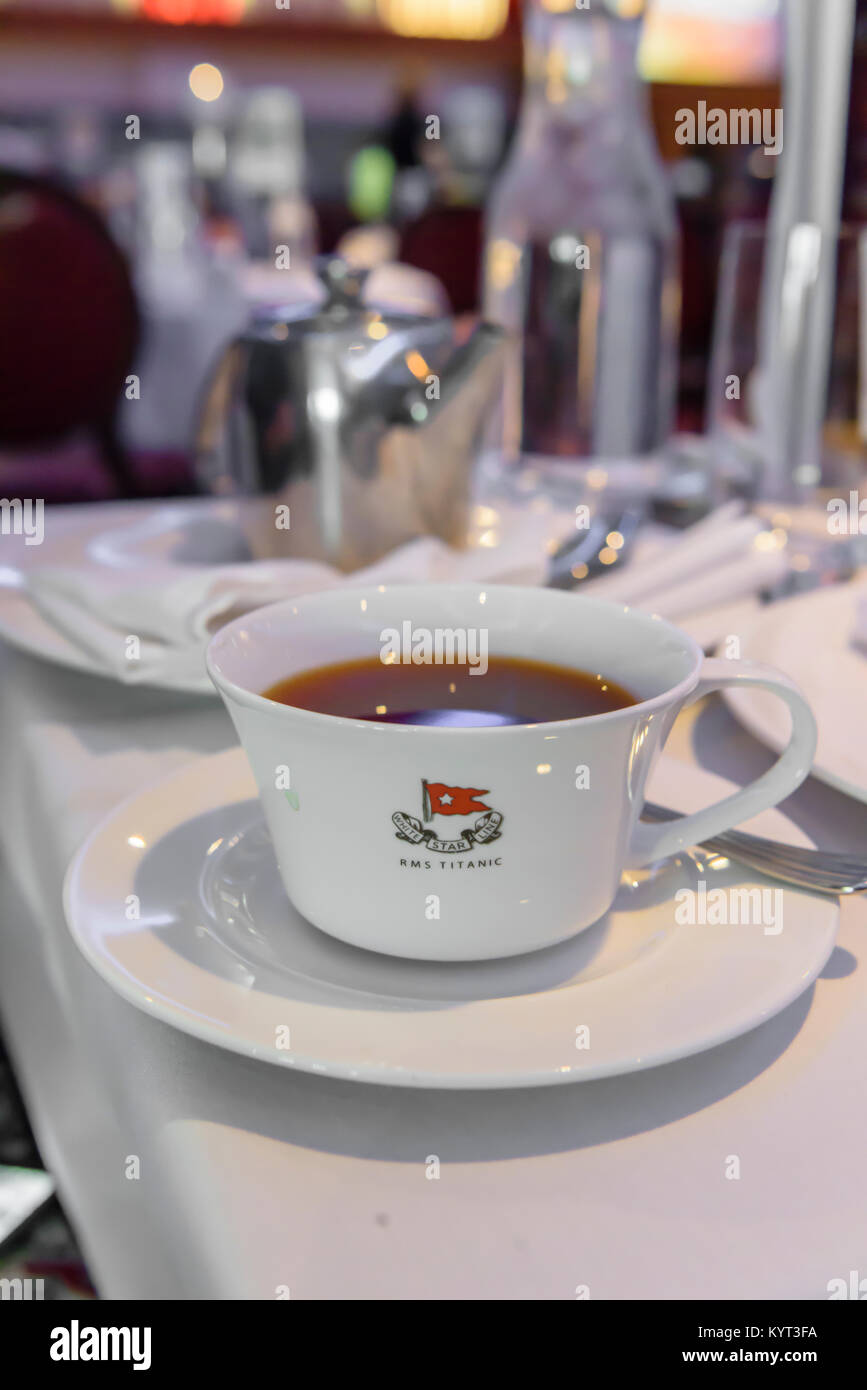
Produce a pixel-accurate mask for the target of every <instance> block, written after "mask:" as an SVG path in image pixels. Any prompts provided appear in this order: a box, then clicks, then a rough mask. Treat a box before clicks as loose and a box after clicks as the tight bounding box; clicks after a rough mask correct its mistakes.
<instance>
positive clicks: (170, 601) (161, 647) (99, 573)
mask: <svg viewBox="0 0 867 1390" xmlns="http://www.w3.org/2000/svg"><path fill="white" fill-rule="evenodd" d="M482 510H483V511H484V510H485V509H482ZM491 515H492V517H494V516H496V521H495V523H494V524H493V525H492V526H489V527H488V528H487V530H484V529H482V531H481V534H480V537H477V541H480V543H477V545H476V546H475V547H473V548H471V549H468V550H465V551H457V550H452V549H451V548H450V547H449V546H447V545H445V544H444V543H443V542H442V541H439V540H436V539H434V538H433V537H425V538H423V539H420V540H416V541H411V542H409V543H408V544H407V545H404V546H401V547H400V548H399V549H397V550H395V551H392V553H391V554H390V555H387V556H386V557H385V558H384V559H383V560H380V561H378V562H377V563H376V564H375V565H372V566H369V567H368V568H367V569H364V570H356V571H355V573H353V574H349V575H346V574H343V573H341V572H339V571H338V570H335V569H332V568H331V567H330V566H328V565H324V564H319V563H317V562H315V561H311V560H268V561H258V562H251V563H248V564H233V565H196V566H192V565H181V564H177V563H159V562H158V563H153V562H149V563H143V564H138V565H130V566H126V567H122V568H114V567H112V566H109V565H95V564H93V563H92V562H91V563H88V564H86V565H84V564H82V565H76V566H53V565H44V566H34V567H33V568H31V569H28V570H27V572H26V574H25V576H24V578H25V587H26V592H27V593H28V595H29V597H30V599H31V601H32V602H33V604H34V605H35V606H36V607H37V608H38V609H39V611H40V612H41V613H42V615H43V616H44V617H45V618H47V619H48V620H49V621H50V622H51V623H52V624H53V625H54V626H55V627H56V628H57V629H58V630H59V631H60V632H62V633H63V635H64V636H65V637H66V638H67V639H68V640H69V641H71V642H73V643H74V644H75V645H76V646H77V647H79V648H80V649H81V650H82V651H84V652H86V653H87V655H88V656H89V657H90V658H91V660H92V661H93V663H94V665H95V666H96V667H97V669H99V670H100V671H103V672H105V673H106V674H108V675H112V676H114V677H115V678H116V679H117V680H120V681H123V682H124V683H125V684H129V685H136V684H158V685H169V686H172V687H177V688H183V689H188V688H191V687H198V688H200V689H202V690H208V689H210V682H209V680H208V677H207V675H206V673H205V669H204V649H205V647H206V645H207V643H208V640H209V638H210V637H211V635H212V633H213V632H214V631H215V630H216V628H217V627H219V626H220V625H221V624H222V623H224V622H227V621H228V620H229V619H230V618H232V617H236V616H238V615H239V614H241V613H244V612H249V611H250V610H251V609H254V608H260V607H262V606H263V605H264V604H267V603H274V602H276V601H277V600H278V599H281V598H289V597H294V596H297V595H300V594H307V593H313V592H316V591H319V590H323V589H331V588H335V587H337V586H339V585H350V586H352V587H357V586H360V585H361V586H363V585H366V584H386V583H389V584H396V583H419V582H422V583H434V584H436V583H446V582H450V581H451V582H455V581H461V580H467V581H475V580H481V581H483V582H488V583H502V584H539V583H541V582H542V581H543V579H544V576H545V567H546V563H547V554H548V548H549V547H548V542H549V538H550V535H551V526H552V522H551V516H550V513H545V512H543V513H539V512H537V511H530V512H528V513H526V514H524V515H523V516H514V517H509V518H508V519H506V518H504V516H503V514H502V512H498V513H496V514H494V513H492V514H491Z"/></svg>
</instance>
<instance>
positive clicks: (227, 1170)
mask: <svg viewBox="0 0 867 1390" xmlns="http://www.w3.org/2000/svg"><path fill="white" fill-rule="evenodd" d="M234 742H235V736H234V732H233V730H232V728H231V725H230V723H229V720H228V718H227V716H226V715H225V714H224V712H223V710H222V707H221V706H219V705H218V704H217V703H216V702H215V701H207V700H203V699H194V698H190V697H178V696H172V695H169V694H166V693H161V692H158V691H148V690H142V689H126V688H121V687H120V686H118V685H116V684H114V683H112V682H110V681H107V680H101V679H98V678H95V677H90V676H87V675H82V674H78V673H76V672H72V671H64V670H61V669H60V668H58V667H53V666H49V665H48V664H47V663H43V662H40V661H38V660H36V659H34V658H32V657H29V656H25V655H23V654H21V653H18V652H14V651H12V650H11V649H9V648H8V647H4V646H3V645H2V644H0V747H2V750H3V769H4V775H3V781H2V798H3V814H2V817H0V849H2V865H0V872H2V880H3V881H2V885H0V887H2V896H0V1012H2V1020H3V1026H4V1032H5V1035H6V1039H7V1042H8V1045H9V1048H10V1051H11V1053H12V1056H13V1060H14V1062H15V1064H16V1069H17V1071H18V1074H19V1077H20V1082H21V1086H22V1090H23V1092H24V1096H25V1099H26V1102H27V1105H28V1110H29V1113H30V1117H31V1121H32V1123H33V1126H34V1129H35V1132H36V1136H37V1139H38V1141H39V1143H40V1146H41V1149H42V1152H43V1155H44V1158H45V1161H46V1163H47V1164H48V1165H49V1167H50V1168H51V1169H52V1171H53V1173H54V1174H55V1177H56V1179H57V1181H58V1185H59V1188H60V1192H61V1197H62V1200H63V1201H64V1204H65V1206H66V1210H67V1212H68V1215H69V1216H70V1219H71V1220H72V1222H73V1224H74V1225H75V1227H76V1230H77V1233H78V1235H79V1238H80V1240H81V1244H82V1247H83V1250H84V1252H85V1256H86V1258H87V1260H88V1262H89V1265H90V1269H91V1273H92V1277H93V1278H94V1280H95V1282H96V1284H97V1287H98V1289H99V1291H100V1293H101V1294H102V1296H103V1297H108V1298H124V1299H125V1298H159V1299H164V1298H202V1299H224V1298H225V1299H233V1298H245V1299H247V1298H251V1299H260V1298H264V1299H271V1298H276V1297H285V1296H286V1291H287V1290H288V1291H289V1293H290V1296H291V1297H292V1298H318V1299H343V1298H382V1299H428V1298H431V1299H449V1298H460V1299H476V1298H491V1299H572V1298H575V1297H576V1290H577V1289H578V1288H579V1287H581V1286H585V1287H586V1288H588V1289H589V1296H590V1297H591V1298H593V1299H611V1298H616V1299H637V1298H664V1299H682V1298H702V1299H736V1298H807V1299H821V1298H826V1297H827V1286H828V1282H829V1280H831V1279H834V1278H844V1279H848V1276H849V1271H850V1270H860V1271H861V1272H862V1273H865V1274H867V1202H865V1196H864V1193H865V1184H864V1173H863V1167H864V1153H865V1147H867V1123H865V1113H864V1104H863V1096H864V1085H865V1074H867V970H865V968H864V962H863V957H864V942H865V940H867V937H865V927H867V900H864V899H860V898H859V899H851V900H848V901H847V902H845V903H844V905H843V910H842V920H841V929H840V936H839V939H838V946H837V948H836V950H835V951H834V954H833V955H832V957H831V959H830V961H829V963H828V965H827V967H826V968H825V970H824V972H823V974H822V976H821V977H820V979H819V980H818V981H817V983H816V985H815V986H814V987H813V988H812V989H810V990H809V991H808V992H807V993H806V994H805V995H804V996H802V998H801V999H799V1000H798V1001H797V1002H796V1003H794V1004H793V1005H791V1006H790V1007H789V1008H788V1009H786V1010H785V1011H784V1012H783V1013H782V1014H780V1015H778V1016H777V1017H776V1018H774V1019H771V1020H770V1021H769V1022H767V1023H765V1024H764V1025H762V1026H761V1027H760V1028H758V1029H756V1030H754V1031H753V1032H751V1033H749V1034H747V1035H746V1036H744V1037H742V1038H739V1039H736V1040H734V1041H733V1042H730V1043H727V1044H725V1045H724V1046H722V1047H718V1048H715V1049H714V1050H712V1051H711V1052H708V1053H705V1054H703V1055H701V1056H698V1057H694V1058H689V1059H686V1060H683V1061H680V1062H676V1063H673V1064H671V1065H669V1066H665V1067H659V1068H656V1069H655V1070H653V1071H650V1072H644V1073H641V1074H640V1075H634V1076H624V1077H619V1078H615V1079H611V1080H605V1081H596V1082H586V1083H582V1084H580V1085H575V1086H566V1087H553V1088H544V1089H540V1090H534V1091H500V1092H490V1093H484V1092H432V1091H413V1090H410V1089H399V1088H393V1089H392V1088H386V1087H378V1086H363V1085H356V1084H353V1083H350V1082H341V1081H329V1080H324V1079H322V1078H319V1077H315V1076H310V1075H304V1074H300V1073H295V1072H290V1071H285V1070H278V1069H277V1068H274V1067H271V1066H266V1065H263V1064H261V1063H256V1062H254V1061H252V1060H248V1059H246V1058H243V1057H240V1056H235V1055H233V1054H230V1053H227V1052H224V1051H221V1050H220V1049H218V1048H214V1047H211V1046H209V1045H207V1044H205V1043H202V1042H199V1041H197V1040H195V1039H193V1038H191V1037H188V1036H186V1035H184V1034H182V1033H179V1032H176V1031H175V1030H173V1029H172V1028H170V1027H168V1026H167V1025H165V1024H162V1023H160V1022H158V1021H156V1020H155V1019H152V1018H150V1017H149V1016H147V1015H145V1014H144V1013H141V1012H139V1011H138V1010H137V1009H135V1008H133V1007H132V1006H131V1005H130V1004H128V1003H126V1002H125V1001H124V1000H123V999H121V998H120V997H118V996H117V995H116V994H114V992H113V991H112V990H111V989H110V988H109V986H108V985H107V984H105V983H103V981H102V980H101V979H100V978H99V977H98V976H97V975H96V974H95V973H94V971H93V970H92V969H91V967H90V966H89V965H88V964H87V963H86V962H85V960H84V959H83V957H82V956H81V955H80V954H79V952H78V949H77V948H76V946H75V945H74V943H73V941H72V939H71V937H70V935H69V932H68V929H67V927H66V925H65V921H64V916H63V909H62V904H61V885H62V881H63V875H64V872H65V870H66V867H67V864H68V862H69V859H70V858H71V856H72V855H73V853H74V852H75V850H76V849H77V847H78V846H79V844H80V843H81V841H82V839H83V838H84V837H85V835H86V834H87V833H88V832H89V831H90V830H91V829H92V828H93V827H94V826H95V825H97V824H98V823H99V821H100V820H101V819H102V818H103V817H104V816H105V815H106V813H107V812H108V811H110V810H111V809H112V808H113V807H114V806H116V805H117V804H118V803H119V802H120V801H122V800H123V799H125V798H126V797H128V796H130V795H132V794H134V793H135V792H136V791H137V790H138V789H140V788H142V787H144V786H146V785H147V784H149V783H152V782H156V781H158V780H160V779H161V778H162V777H163V776H165V775H166V774H167V773H169V772H171V771H172V770H173V769H175V768H177V767H179V766H181V765H182V764H183V763H185V762H187V761H188V760H189V759H192V758H195V757H197V756H199V755H202V754H207V753H212V752H216V751H219V750H220V749H223V748H225V747H228V746H230V745H231V744H233V743H234ZM669 748H670V750H671V751H673V752H674V753H675V755H676V756H678V757H680V758H683V759H685V760H689V761H693V762H696V763H698V764H700V765H703V766H705V767H707V768H710V769H711V770H713V771H716V772H720V773H723V774H724V775H726V776H728V777H730V778H733V779H746V778H749V777H752V776H755V775H756V774H757V772H759V771H761V770H762V769H763V768H764V767H765V766H768V765H769V764H770V761H771V755H770V754H769V753H767V752H766V751H765V750H764V749H762V748H761V747H760V746H759V745H758V744H757V743H755V742H754V741H753V739H752V738H751V737H750V736H749V735H748V734H746V733H745V732H744V731H742V730H741V729H740V728H739V727H738V726H737V725H736V724H735V722H734V721H733V720H732V718H731V717H730V716H729V714H728V713H727V712H726V710H725V709H724V708H723V706H722V705H721V704H720V703H719V702H718V701H713V702H710V703H706V704H704V705H702V706H699V707H696V709H695V710H693V711H690V712H688V713H687V714H685V715H684V716H682V718H681V720H680V721H679V722H678V725H677V727H676V729H675V732H674V734H673V736H672V739H671V741H670V744H669ZM784 809H785V810H786V811H787V812H788V813H789V814H790V815H791V816H792V818H793V819H794V820H795V821H796V822H797V823H798V824H799V825H800V826H801V827H802V829H804V830H805V831H806V832H807V833H808V834H809V835H811V836H812V837H813V838H814V839H815V840H816V841H817V842H818V843H820V844H825V845H833V846H835V847H838V848H850V849H860V850H862V851H863V850H864V848H865V846H867V806H865V805H859V804H856V803H855V802H853V801H850V800H849V799H847V798H846V797H844V796H842V795H841V794H839V793H837V792H835V791H833V790H831V789H830V788H827V787H825V786H823V785H821V784H819V783H817V782H815V781H814V780H810V781H808V782H807V783H806V784H805V785H804V786H803V787H802V788H801V789H800V790H799V791H798V792H797V793H796V794H795V795H794V796H793V797H792V798H790V800H789V801H788V802H787V803H785V806H784ZM859 966H860V968H859ZM431 1154H436V1155H437V1156H438V1157H439V1159H440V1163H441V1175H440V1177H439V1179H438V1180H437V1181H431V1180H429V1179H428V1178H427V1176H426V1164H425V1160H426V1158H427V1156H428V1155H431ZM731 1156H737V1157H738V1159H739V1160H740V1177H739V1178H738V1179H737V1180H732V1179H730V1178H728V1177H727V1176H726V1173H727V1167H728V1165H729V1160H730V1157H731ZM132 1157H137V1158H138V1159H139V1164H138V1176H133V1175H131V1174H132V1173H133V1172H134V1169H133V1167H132V1166H131V1165H130V1161H129V1160H130V1159H131V1158H132Z"/></svg>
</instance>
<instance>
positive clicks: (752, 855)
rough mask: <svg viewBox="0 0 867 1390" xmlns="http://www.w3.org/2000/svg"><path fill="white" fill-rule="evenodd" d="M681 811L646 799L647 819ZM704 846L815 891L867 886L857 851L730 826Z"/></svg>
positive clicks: (866, 865)
mask: <svg viewBox="0 0 867 1390" xmlns="http://www.w3.org/2000/svg"><path fill="white" fill-rule="evenodd" d="M679 814H680V812H678V811H670V810H669V809H668V808H667V807H666V806H657V805H656V804H655V803H654V802H652V801H645V803H644V809H643V812H642V816H643V818H644V819H645V820H651V821H667V820H676V819H677V817H678V815H679ZM701 843H702V848H703V849H709V850H711V851H713V853H715V854H723V855H730V856H731V858H732V859H737V860H739V861H740V863H741V864H749V865H750V866H751V867H752V868H754V869H758V870H759V872H760V873H763V874H767V875H768V876H769V877H770V878H779V879H782V881H783V882H784V883H793V884H795V885H796V886H797V887H798V888H811V889H812V890H813V892H815V893H832V894H833V895H834V896H835V897H837V896H838V895H839V894H841V893H861V892H863V891H864V890H865V889H867V860H864V859H859V858H858V857H857V856H856V855H854V854H837V853H836V852H834V851H832V850H825V849H798V848H797V847H796V846H794V845H784V844H782V843H781V842H780V841H779V840H766V839H765V838H764V837H763V836H761V835H749V834H747V833H746V831H743V830H727V831H726V832H725V834H724V835H715V836H714V837H713V839H712V840H702V842H701Z"/></svg>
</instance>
